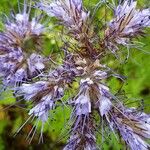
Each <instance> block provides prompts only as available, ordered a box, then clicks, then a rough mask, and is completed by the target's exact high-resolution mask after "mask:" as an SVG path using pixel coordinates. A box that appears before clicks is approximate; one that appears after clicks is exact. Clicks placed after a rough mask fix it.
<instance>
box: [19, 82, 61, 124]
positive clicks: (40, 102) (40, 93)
mask: <svg viewBox="0 0 150 150" xmlns="http://www.w3.org/2000/svg"><path fill="white" fill-rule="evenodd" d="M16 91H17V93H18V94H19V95H20V94H21V95H23V96H24V98H25V99H26V100H29V101H32V102H33V103H34V104H35V106H34V107H33V108H32V109H31V110H30V112H29V115H34V116H36V117H38V119H40V120H41V121H42V122H43V123H44V122H45V121H47V120H48V116H49V115H48V114H49V110H52V109H53V108H54V106H55V103H56V101H57V100H59V99H60V98H61V97H62V96H63V95H64V92H63V88H62V87H58V86H57V85H55V84H54V83H53V82H50V81H39V82H36V83H34V84H23V85H22V86H20V87H19V88H17V89H16Z"/></svg>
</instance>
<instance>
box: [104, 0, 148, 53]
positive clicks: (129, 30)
mask: <svg viewBox="0 0 150 150" xmlns="http://www.w3.org/2000/svg"><path fill="white" fill-rule="evenodd" d="M136 5H137V2H136V1H131V2H130V1H127V0H126V1H124V3H123V4H119V5H118V6H117V8H116V9H115V17H114V19H112V20H111V21H110V22H109V23H108V28H107V30H106V32H105V38H106V40H105V45H106V47H107V48H108V49H110V50H111V51H112V52H114V51H116V50H118V49H119V48H118V46H117V45H118V44H121V45H125V46H128V45H130V44H132V43H131V38H135V37H138V36H139V35H143V34H144V32H143V29H144V28H145V27H150V9H149V8H147V9H143V10H138V9H136Z"/></svg>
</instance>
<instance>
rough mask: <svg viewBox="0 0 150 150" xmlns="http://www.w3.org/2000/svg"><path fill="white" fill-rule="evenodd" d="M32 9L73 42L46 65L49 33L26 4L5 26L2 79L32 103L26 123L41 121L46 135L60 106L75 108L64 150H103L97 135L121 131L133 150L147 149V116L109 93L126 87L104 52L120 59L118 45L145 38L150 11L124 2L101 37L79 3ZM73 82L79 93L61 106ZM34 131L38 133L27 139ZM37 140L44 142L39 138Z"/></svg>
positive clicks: (0, 46) (60, 1)
mask: <svg viewBox="0 0 150 150" xmlns="http://www.w3.org/2000/svg"><path fill="white" fill-rule="evenodd" d="M25 2H26V1H25ZM34 7H35V8H39V9H40V11H41V10H42V11H44V12H46V14H48V17H55V18H56V19H57V20H58V22H59V23H58V25H62V26H64V27H65V30H66V31H68V32H65V37H67V36H68V38H69V39H71V40H70V41H69V43H67V42H64V41H63V42H64V45H63V46H62V47H61V48H60V53H61V54H62V57H61V58H59V56H58V57H57V58H56V55H55V57H54V58H56V60H55V61H53V60H52V59H51V58H53V52H52V54H51V56H52V57H49V59H48V58H47V57H45V56H44V54H42V51H44V50H43V49H42V40H43V36H44V32H45V27H44V25H42V23H40V17H33V18H32V15H31V14H30V6H29V8H28V6H27V4H26V3H25V6H24V10H23V12H22V13H21V12H20V13H18V14H16V15H15V16H14V17H13V18H12V20H11V19H9V20H8V21H7V22H6V24H4V27H5V28H4V30H3V32H1V33H0V76H1V79H2V82H3V84H4V85H5V86H7V87H11V88H12V90H13V91H14V92H15V96H16V97H17V98H23V99H24V100H25V101H26V102H27V103H29V104H31V109H30V110H29V112H28V114H29V115H30V117H29V119H31V118H33V119H35V118H36V119H37V123H36V125H35V126H37V124H38V122H42V129H41V132H43V126H44V124H45V123H46V122H48V120H49V116H50V113H51V110H54V109H56V110H57V106H58V104H59V103H62V104H63V105H65V106H66V105H67V106H69V107H70V108H72V112H71V114H70V116H71V117H70V122H71V125H70V132H69V133H70V135H69V136H70V137H69V138H68V141H67V142H68V143H67V144H66V146H65V147H64V150H96V149H98V148H99V146H98V145H97V139H98V138H97V136H98V135H99V134H97V131H99V132H101V131H102V130H105V129H103V128H105V127H106V128H110V130H112V132H113V133H114V134H116V133H118V134H119V135H120V136H121V137H122V138H123V140H124V141H125V143H126V145H127V147H129V148H130V149H131V150H148V149H149V148H150V146H149V144H148V143H146V142H145V140H146V139H150V115H148V114H145V113H144V112H138V111H137V109H136V108H127V107H126V106H125V105H124V103H123V102H121V100H120V99H119V98H118V97H117V96H115V95H114V94H112V92H111V87H108V84H107V81H108V79H109V78H112V77H116V78H119V79H120V80H121V81H122V80H123V78H122V76H120V75H118V74H117V73H115V72H114V71H113V68H112V69H111V68H109V67H107V66H106V65H105V64H106V62H104V60H103V57H105V56H106V55H111V54H110V53H107V51H111V52H112V53H114V54H116V51H121V50H120V49H119V48H120V47H119V46H120V45H123V46H129V45H130V44H131V43H132V41H131V40H132V39H133V38H136V37H138V36H140V35H143V34H144V29H145V28H146V27H150V10H149V9H143V10H138V9H136V2H135V1H132V0H125V1H124V2H123V3H120V4H119V5H118V6H117V7H116V8H115V14H114V18H113V19H112V20H111V21H110V22H109V23H108V25H107V28H105V29H103V30H104V34H103V35H104V36H103V37H101V36H99V31H98V33H96V32H95V30H94V29H93V28H94V25H93V24H94V23H93V22H92V21H91V20H92V18H91V16H90V13H89V11H86V10H85V9H84V8H83V2H82V0H55V1H54V0H53V1H52V2H50V1H49V0H40V1H36V2H35V3H34ZM27 8H28V11H27ZM30 18H32V19H30ZM93 21H94V20H93ZM99 30H100V29H99ZM100 31H101V30H100ZM45 34H47V33H46V32H45ZM62 36H63V35H62ZM95 43H96V44H95ZM115 59H116V58H115ZM48 61H49V62H51V64H49V63H47V62H48ZM57 61H58V62H57ZM105 61H106V60H105ZM74 82H76V83H77V85H78V90H77V91H75V93H76V94H75V93H74V92H73V93H72V97H68V99H69V100H68V101H64V97H65V96H66V95H65V93H66V91H67V92H70V90H71V89H74V87H73V83H74ZM33 119H32V120H33ZM97 120H100V121H99V122H97ZM103 123H105V126H104V124H103ZM97 124H98V127H97ZM99 127H101V128H102V129H100V128H99ZM18 131H19V130H18ZM18 131H17V132H18ZM32 131H33V128H32V129H31V131H30V133H29V136H30V134H31V132H32ZM99 132H98V133H99ZM102 132H103V131H102ZM33 135H34V134H33ZM103 136H105V135H104V133H102V138H103ZM40 138H42V139H43V137H42V133H41V137H40ZM31 139H32V138H31ZM102 142H103V141H102Z"/></svg>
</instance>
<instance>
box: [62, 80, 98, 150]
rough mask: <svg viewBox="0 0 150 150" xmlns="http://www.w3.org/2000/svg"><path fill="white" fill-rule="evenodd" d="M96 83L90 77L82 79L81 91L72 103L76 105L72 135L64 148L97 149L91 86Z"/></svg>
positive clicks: (76, 149) (75, 149) (78, 149)
mask: <svg viewBox="0 0 150 150" xmlns="http://www.w3.org/2000/svg"><path fill="white" fill-rule="evenodd" d="M92 84H94V83H93V81H92V80H90V78H87V79H83V80H82V81H81V86H80V91H79V93H78V95H77V96H76V97H75V98H74V99H73V101H72V102H71V104H72V105H73V106H74V111H73V113H72V117H71V118H72V121H73V124H72V128H71V136H70V139H69V140H68V144H67V145H66V146H65V148H64V150H69V149H72V150H80V149H84V150H85V149H86V150H91V149H92V150H95V149H96V137H95V133H94V131H95V128H94V126H93V121H94V120H93V119H92V114H91V112H92V106H91V98H90V93H89V92H90V86H91V85H92Z"/></svg>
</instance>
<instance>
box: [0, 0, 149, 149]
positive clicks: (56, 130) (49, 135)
mask: <svg viewBox="0 0 150 150" xmlns="http://www.w3.org/2000/svg"><path fill="white" fill-rule="evenodd" d="M97 3H98V0H84V4H85V6H86V8H87V9H90V10H91V11H92V10H93V9H94V8H95V6H96V4H97ZM148 6H150V1H149V0H138V7H139V8H140V7H148ZM17 7H18V6H17V0H11V1H8V0H1V1H0V14H1V23H0V25H1V27H2V22H3V21H4V17H3V16H4V15H5V14H6V15H7V16H9V15H10V12H11V11H15V12H17ZM107 9H108V8H107ZM103 10H104V7H102V8H101V10H100V11H97V13H96V16H95V20H94V21H95V22H96V24H97V27H99V26H100V25H99V20H100V19H101V18H102V17H104V15H105V11H103ZM111 15H112V14H111V13H107V18H108V19H109V18H110V16H111ZM49 24H50V26H53V22H50V23H49ZM147 31H148V32H147V33H148V34H147V35H146V36H145V37H142V38H139V41H140V42H142V43H143V47H142V50H137V49H132V50H131V52H130V57H129V59H128V62H124V63H116V62H115V61H113V59H112V60H109V59H108V58H107V59H106V60H105V61H107V65H108V66H113V68H114V70H118V71H119V73H122V74H123V75H125V76H126V77H127V80H126V82H125V83H124V84H122V83H121V82H120V81H119V80H117V79H113V78H112V79H110V80H109V81H108V85H109V86H110V88H111V89H112V92H113V93H114V94H116V92H117V91H118V89H119V88H121V87H122V90H121V92H120V93H119V94H120V95H119V96H120V98H122V100H125V102H126V104H127V105H128V106H131V107H135V106H138V107H141V109H142V110H144V111H145V112H147V113H150V107H149V106H150V54H149V53H150V30H147ZM57 36H58V35H57V29H56V31H53V32H51V33H50V34H49V35H48V38H47V41H46V42H47V44H46V46H45V49H46V50H47V51H48V52H47V53H49V52H50V51H51V50H52V49H53V50H54V51H55V52H56V53H59V50H57V48H58V47H57V43H56V41H55V39H56V38H57ZM58 42H60V41H58ZM60 43H61V42H60ZM118 67H119V68H120V69H117V68H118ZM74 86H75V85H74ZM75 89H76V86H75V87H74V90H75ZM125 93H126V94H125ZM68 95H71V94H70V93H68V94H66V97H65V98H66V99H67V97H69V96H68ZM122 95H123V96H122ZM71 96H72V95H71ZM0 97H1V100H0V150H20V149H21V150H38V149H40V150H48V149H50V150H61V149H62V147H63V146H64V144H65V142H66V138H64V137H63V136H62V134H65V133H66V130H65V128H67V126H66V122H67V118H68V117H69V113H70V108H63V107H58V108H57V110H56V111H52V112H51V114H53V117H52V119H50V120H49V124H50V125H48V124H47V125H45V127H44V133H43V136H44V144H38V140H39V136H40V128H39V129H37V130H38V131H37V132H36V134H35V136H34V137H33V140H32V143H31V144H29V143H28V141H27V140H26V137H27V135H28V134H29V132H30V130H31V129H32V127H33V124H32V123H30V122H29V123H27V124H26V125H25V126H24V128H23V129H22V130H21V131H20V132H19V133H18V134H17V135H16V136H14V134H15V132H16V131H17V129H18V128H19V127H20V126H21V125H22V124H23V122H25V121H26V120H27V118H28V109H25V108H23V107H24V105H23V104H22V105H21V104H17V105H13V106H11V107H9V106H10V105H12V104H13V103H14V102H15V99H14V98H13V96H12V94H11V91H6V92H3V93H2V94H1V95H0ZM65 98H64V99H65ZM100 130H101V129H100ZM60 133H61V134H60ZM110 136H111V138H110V139H109V138H108V140H106V142H105V143H104V147H103V148H104V150H120V149H122V150H123V149H125V148H124V146H122V144H121V143H119V141H117V140H116V139H115V138H114V137H113V135H110ZM99 144H101V143H99Z"/></svg>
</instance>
